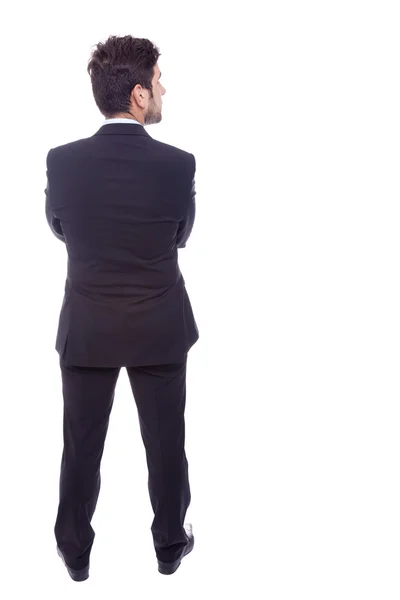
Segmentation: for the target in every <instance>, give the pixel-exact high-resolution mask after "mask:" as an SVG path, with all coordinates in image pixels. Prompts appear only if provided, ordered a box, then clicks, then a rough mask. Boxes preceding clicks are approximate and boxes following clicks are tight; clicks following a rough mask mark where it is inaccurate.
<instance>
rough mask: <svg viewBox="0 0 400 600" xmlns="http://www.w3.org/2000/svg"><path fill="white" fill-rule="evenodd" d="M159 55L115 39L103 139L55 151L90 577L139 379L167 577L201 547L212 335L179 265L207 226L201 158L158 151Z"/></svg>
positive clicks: (73, 478)
mask: <svg viewBox="0 0 400 600" xmlns="http://www.w3.org/2000/svg"><path fill="white" fill-rule="evenodd" d="M159 56H160V53H159V50H158V48H157V47H156V46H154V45H153V44H152V43H151V42H150V41H149V40H146V39H139V38H134V37H131V36H125V37H117V36H111V37H110V38H109V39H108V40H107V41H106V42H104V43H99V44H98V45H97V47H96V49H95V50H94V51H93V53H92V56H91V59H90V61H89V64H88V73H89V74H90V77H91V83H92V89H93V95H94V99H95V102H96V104H97V106H98V108H99V110H100V111H101V113H102V114H103V115H104V117H105V118H106V121H105V123H104V124H103V125H102V126H101V127H100V129H99V130H98V131H97V132H96V133H95V134H94V135H93V136H92V137H89V138H87V139H81V140H78V141H76V142H72V143H69V144H66V145H63V146H59V147H57V148H53V149H51V150H50V152H49V153H48V156H47V188H46V190H45V191H46V216H47V220H48V223H49V225H50V227H51V229H52V231H53V233H54V234H55V236H56V237H57V238H59V239H60V240H62V241H64V242H65V244H66V249H67V253H68V273H67V278H66V284H65V296H64V301H63V305H62V308H61V314H60V320H59V327H58V333H57V340H56V350H57V351H58V353H59V355H60V367H61V374H62V386H63V398H64V420H63V430H64V450H63V455H62V463H61V476H60V503H59V507H58V514H57V520H56V524H55V536H56V540H57V551H58V553H59V555H60V556H61V558H62V559H63V561H64V563H65V565H66V566H67V569H68V572H69V574H70V576H71V577H72V578H73V579H74V580H76V581H83V580H85V579H87V578H88V576H89V557H90V552H91V549H92V545H93V541H94V536H95V532H94V531H93V528H92V526H91V520H92V517H93V514H94V511H95V509H96V503H97V499H98V495H99V490H100V462H101V458H102V454H103V449H104V442H105V438H106V433H107V428H108V422H109V416H110V412H111V408H112V404H113V400H114V391H115V386H116V383H117V379H118V375H119V372H120V369H121V367H126V369H127V372H128V375H129V379H130V383H131V387H132V392H133V394H134V398H135V401H136V404H137V408H138V414H139V422H140V429H141V434H142V439H143V443H144V445H145V449H146V457H147V465H148V470H149V494H150V500H151V504H152V508H153V511H154V520H153V523H152V526H151V531H152V535H153V540H154V547H155V551H156V556H157V559H158V570H159V572H160V573H163V574H172V573H174V572H175V571H176V569H177V568H178V567H179V565H180V562H181V559H182V558H183V556H185V555H186V554H188V553H189V552H190V551H191V550H192V548H193V545H194V538H193V534H192V531H191V525H190V524H184V519H185V515H186V511H187V508H188V506H189V504H190V500H191V496H190V487H189V480H188V462H187V458H186V454H185V449H184V444H185V422H184V410H185V400H186V362H187V354H188V352H189V350H190V348H191V347H192V346H193V344H195V342H196V341H197V340H198V337H199V333H198V329H197V326H196V322H195V319H194V316H193V312H192V308H191V304H190V300H189V297H188V295H187V292H186V288H185V282H184V279H183V277H182V274H181V272H180V269H179V266H178V248H184V247H185V245H186V242H187V240H188V238H189V236H190V234H191V231H192V227H193V223H194V218H195V186H194V175H195V168H196V167H195V159H194V156H193V155H192V154H189V153H186V152H184V151H182V150H179V149H178V148H174V147H173V146H169V145H167V144H163V143H161V142H158V141H156V140H154V139H153V138H151V137H150V135H149V134H148V133H147V131H146V130H145V129H144V127H143V126H144V125H150V124H152V123H158V122H160V121H161V107H162V96H163V95H164V94H165V91H166V90H165V88H164V87H163V86H162V84H161V81H160V77H161V73H160V69H159V66H158V58H159Z"/></svg>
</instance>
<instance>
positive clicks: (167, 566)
mask: <svg viewBox="0 0 400 600" xmlns="http://www.w3.org/2000/svg"><path fill="white" fill-rule="evenodd" d="M184 527H185V530H186V537H187V540H188V541H187V544H186V546H185V547H184V549H183V550H182V555H181V557H180V558H178V559H177V560H175V561H174V562H162V561H161V560H159V561H158V570H159V572H160V573H162V574H163V575H172V574H173V573H175V571H176V570H177V569H178V567H179V566H180V564H181V561H182V558H183V557H184V556H186V555H187V554H189V552H191V551H192V550H193V546H194V537H193V533H192V526H191V524H190V523H187V524H185V525H184Z"/></svg>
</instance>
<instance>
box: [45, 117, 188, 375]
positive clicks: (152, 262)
mask: <svg viewBox="0 0 400 600" xmlns="http://www.w3.org/2000/svg"><path fill="white" fill-rule="evenodd" d="M46 164H47V188H46V190H45V193H46V217H47V221H48V223H49V226H50V228H51V230H52V231H53V233H54V235H55V236H56V237H57V238H58V239H60V240H62V241H63V242H65V244H66V249H67V253H68V270H67V277H66V282H65V295H64V300H63V304H62V307H61V312H60V318H59V325H58V331H57V338H56V350H57V351H58V353H59V354H60V357H62V358H63V359H65V360H66V361H67V362H68V363H69V364H72V365H75V366H88V367H92V366H95V367H116V366H120V367H122V366H139V365H151V364H167V363H173V362H179V361H181V360H183V359H184V357H185V356H186V354H187V353H188V351H189V349H190V348H191V347H192V346H193V344H194V343H195V342H196V341H197V340H198V338H199V332H198V328H197V325H196V321H195V318H194V315H193V311H192V307H191V303H190V300H189V297H188V294H187V291H186V287H185V281H184V279H183V276H182V273H181V272H180V269H179V265H178V248H184V247H185V246H186V242H187V240H188V238H189V236H190V233H191V231H192V228H193V223H194V218H195V184H194V176H195V170H196V163H195V158H194V156H193V155H192V154H189V153H187V152H184V151H183V150H179V149H178V148H175V147H173V146H170V145H167V144H164V143H161V142H158V141H156V140H154V139H153V138H152V137H151V136H150V135H149V134H148V133H147V131H146V130H145V129H144V127H142V126H141V125H136V124H123V123H115V124H106V125H103V126H102V127H101V128H100V129H99V131H97V133H95V134H94V135H93V136H92V137H89V138H86V139H82V140H78V141H76V142H72V143H69V144H66V145H63V146H58V147H56V148H52V149H51V150H50V151H49V153H48V155H47V161H46Z"/></svg>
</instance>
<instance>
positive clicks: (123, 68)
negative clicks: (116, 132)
mask: <svg viewBox="0 0 400 600" xmlns="http://www.w3.org/2000/svg"><path fill="white" fill-rule="evenodd" d="M159 56H160V51H159V49H158V48H157V46H155V45H154V44H153V43H152V42H150V40H147V39H145V38H135V37H132V36H131V35H126V36H124V37H118V36H115V35H111V36H110V37H109V38H108V39H107V40H106V41H105V42H99V43H98V44H97V46H96V47H95V50H93V52H92V55H91V57H90V59H89V64H88V67H87V71H88V73H89V75H90V79H91V82H92V90H93V96H94V99H95V102H96V104H97V106H98V108H99V110H100V112H101V113H102V114H103V115H104V116H105V117H106V118H112V117H113V116H114V115H115V114H118V113H121V112H128V111H129V110H130V107H131V99H130V96H131V92H132V90H133V88H134V87H135V85H138V84H140V85H141V86H142V87H143V88H145V89H146V90H150V96H151V97H153V93H152V79H153V77H154V66H155V64H156V62H157V60H158V58H159Z"/></svg>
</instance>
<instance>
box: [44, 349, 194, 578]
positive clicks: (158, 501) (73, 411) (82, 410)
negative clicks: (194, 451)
mask: <svg viewBox="0 0 400 600" xmlns="http://www.w3.org/2000/svg"><path fill="white" fill-rule="evenodd" d="M186 366H187V355H186V358H185V360H184V362H182V363H177V364H169V365H157V366H148V367H127V372H128V375H129V379H130V383H131V388H132V392H133V395H134V398H135V401H136V405H137V409H138V415H139V423H140V430H141V435H142V439H143V443H144V446H145V450H146V458H147V466H148V472H149V478H148V487H149V494H150V501H151V504H152V508H153V512H154V520H153V523H152V525H151V532H152V535H153V541H154V548H155V551H156V555H157V558H158V559H160V560H162V561H166V562H168V561H174V560H176V558H178V556H179V555H180V553H181V551H182V548H183V547H184V546H185V544H186V541H187V538H186V535H185V530H184V528H183V523H184V519H185V515H186V511H187V509H188V507H189V504H190V500H191V496H190V487H189V478H188V461H187V458H186V453H185V447H184V446H185V421H184V412H185V403H186ZM60 367H61V374H62V386H63V398H64V419H63V431H64V449H63V454H62V461H61V475H60V502H59V507H58V514H57V519H56V524H55V528H54V532H55V536H56V540H57V545H58V547H59V548H60V550H61V551H62V552H63V554H64V557H65V560H66V563H67V564H68V566H69V567H71V568H72V569H82V568H84V567H85V566H86V565H88V564H89V557H90V552H91V549H92V545H93V542H94V537H95V532H94V530H93V528H92V526H91V520H92V517H93V515H94V512H95V510H96V504H97V500H98V496H99V492H100V484H101V477H100V464H101V459H102V455H103V450H104V443H105V439H106V435H107V429H108V423H109V417H110V413H111V409H112V405H113V401H114V395H115V386H116V383H117V380H118V376H119V372H120V368H119V367H118V368H91V367H74V366H72V365H68V364H66V363H65V362H63V360H62V359H60Z"/></svg>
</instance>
